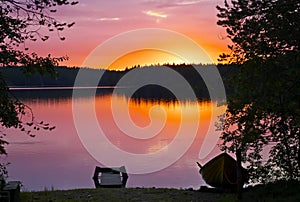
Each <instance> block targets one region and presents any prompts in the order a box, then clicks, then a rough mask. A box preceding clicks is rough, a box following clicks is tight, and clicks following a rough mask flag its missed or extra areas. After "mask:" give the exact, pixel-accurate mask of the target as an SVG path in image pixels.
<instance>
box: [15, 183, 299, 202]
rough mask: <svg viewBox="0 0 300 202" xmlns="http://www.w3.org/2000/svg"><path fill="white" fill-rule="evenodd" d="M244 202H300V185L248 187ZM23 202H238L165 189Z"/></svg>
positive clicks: (34, 195) (58, 194)
mask: <svg viewBox="0 0 300 202" xmlns="http://www.w3.org/2000/svg"><path fill="white" fill-rule="evenodd" d="M242 197H243V198H242V200H241V201H246V202H248V201H249V202H250V201H251V202H252V201H282V202H285V201H292V202H293V201H295V202H298V201H300V182H276V183H272V184H268V185H257V186H255V187H249V188H247V189H246V190H245V191H244V193H243V195H242ZM21 201H22V202H23V201H24V202H29V201H30V202H34V201H42V202H43V201H45V202H50V201H52V202H58V201H66V202H71V201H72V202H73V201H75V202H76V201H89V202H94V201H164V202H165V201H180V202H184V201H207V202H209V201H217V202H227V201H228V202H229V201H238V200H237V199H236V195H235V194H234V193H209V192H203V191H197V190H183V189H180V190H178V189H163V188H159V189H156V188H100V189H78V190H65V191H42V192H22V193H21Z"/></svg>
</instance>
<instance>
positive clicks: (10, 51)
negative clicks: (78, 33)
mask: <svg viewBox="0 0 300 202" xmlns="http://www.w3.org/2000/svg"><path fill="white" fill-rule="evenodd" d="M68 4H70V5H75V4H77V2H73V1H72V2H71V1H69V0H38V1H36V0H26V1H23V0H1V1H0V33H1V34H0V67H1V66H2V67H16V66H17V67H18V68H20V69H21V70H22V72H23V73H24V74H26V75H31V74H33V73H40V74H45V73H46V74H50V75H52V76H55V69H54V67H55V66H57V65H58V63H59V62H61V61H63V60H66V59H67V57H59V58H53V57H51V55H48V56H46V57H40V56H38V55H37V54H36V53H31V52H29V50H28V47H26V44H25V42H26V41H28V40H30V41H37V40H41V41H45V40H47V39H48V38H49V36H48V35H46V34H45V33H47V32H48V31H49V32H53V31H54V32H57V34H58V36H59V37H60V39H61V40H64V39H65V38H64V37H61V36H60V32H61V31H63V30H64V29H65V28H66V27H71V26H73V25H74V22H72V23H69V24H67V23H65V22H59V21H58V20H57V19H55V18H54V17H53V14H52V13H55V12H56V9H57V8H58V7H60V6H63V5H68ZM25 115H26V116H30V117H31V118H30V120H27V121H25V122H24V121H23V120H22V118H23V117H24V116H25ZM0 125H1V127H2V129H0V155H1V154H6V151H5V149H4V145H5V144H8V142H6V141H5V140H3V136H5V134H4V132H3V131H4V130H3V128H11V127H14V128H18V129H20V131H24V132H26V133H27V134H28V135H30V136H34V134H33V133H32V132H31V128H32V129H33V130H39V129H40V128H42V129H45V130H52V129H54V128H53V127H49V125H48V124H45V123H43V122H37V121H36V120H35V118H34V116H33V114H32V111H31V109H30V108H29V107H28V106H26V105H25V104H24V103H22V102H21V101H20V100H18V99H17V98H16V97H14V96H12V95H11V94H10V91H9V88H8V86H7V83H6V80H5V78H4V77H3V75H1V74H0ZM0 174H1V173H0Z"/></svg>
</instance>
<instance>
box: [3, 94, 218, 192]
mask: <svg viewBox="0 0 300 202" xmlns="http://www.w3.org/2000/svg"><path fill="white" fill-rule="evenodd" d="M82 90H83V91H84V96H81V97H76V98H75V99H76V102H78V103H80V104H81V105H86V106H90V105H92V104H93V103H95V106H93V107H94V109H95V110H96V115H97V120H98V123H99V125H101V127H102V129H103V131H104V134H105V135H106V137H107V139H108V140H109V141H110V142H111V143H112V144H113V145H115V146H116V147H117V148H119V149H120V150H123V151H126V152H129V153H133V154H152V153H155V152H158V151H160V150H165V151H166V152H170V150H168V149H169V148H168V146H169V145H170V143H171V142H172V141H173V140H174V139H176V133H177V131H178V130H179V128H180V121H181V118H182V117H181V113H182V112H184V113H185V114H187V120H189V121H190V123H191V124H192V123H193V122H194V121H195V120H197V119H196V117H197V116H199V115H200V116H199V117H200V119H199V123H197V124H199V127H198V128H197V134H196V137H195V139H194V141H193V142H192V145H191V146H190V147H189V148H188V150H187V152H186V153H185V154H183V155H182V157H181V158H180V159H179V160H178V161H176V162H175V163H173V164H172V165H170V166H169V167H167V168H165V169H163V170H161V171H159V172H154V173H149V174H144V175H142V174H139V175H136V174H130V173H129V180H128V183H127V187H137V186H138V187H154V186H155V187H175V188H180V187H183V188H187V187H193V188H199V186H200V185H201V184H203V181H202V179H201V177H200V175H199V173H198V168H197V165H196V163H195V162H196V161H199V159H198V155H199V149H200V148H201V145H202V142H203V139H204V137H205V135H207V132H208V127H209V124H210V121H211V118H212V117H211V116H212V111H213V110H220V109H217V108H216V105H217V103H215V102H211V101H183V102H179V101H175V100H173V101H168V102H167V101H163V100H147V99H129V98H127V97H126V96H124V95H112V94H111V90H112V89H104V90H103V91H102V90H97V94H96V96H95V97H94V96H93V94H92V93H91V92H92V91H89V90H87V89H82ZM14 93H15V94H16V95H17V96H19V97H21V99H22V100H23V101H24V102H25V103H26V104H27V105H29V106H30V107H31V108H32V109H33V111H34V113H35V116H36V117H38V118H39V119H41V120H44V121H46V122H50V123H51V124H53V125H55V126H56V127H57V128H56V129H55V130H54V131H53V132H51V133H49V132H46V133H45V132H39V134H37V136H36V137H35V138H30V137H28V136H26V135H25V134H21V133H19V132H18V131H14V130H9V131H7V133H8V136H7V139H8V141H9V142H10V145H9V146H8V147H7V150H8V154H9V155H8V157H7V160H8V161H9V162H10V163H11V164H10V166H9V175H10V179H11V180H21V181H22V182H23V184H24V188H25V189H27V190H41V189H44V187H48V188H50V187H52V186H53V187H54V188H55V189H70V188H84V187H93V186H94V185H93V182H92V180H91V176H92V174H93V169H94V167H95V166H96V165H98V166H99V165H100V166H101V164H100V163H99V162H97V161H96V160H95V159H94V158H93V157H92V156H91V155H90V154H89V153H88V152H87V150H86V148H85V147H84V146H83V145H82V142H81V141H80V139H79V137H78V135H77V130H76V128H75V126H74V122H73V117H72V91H71V90H69V89H60V90H58V89H51V90H31V91H14ZM112 100H113V101H114V102H116V103H117V104H118V106H119V107H120V109H124V108H128V111H129V115H130V118H131V119H132V120H133V122H134V124H136V125H137V126H138V127H141V128H143V127H147V126H148V125H149V124H150V123H151V119H153V120H155V121H158V122H160V121H163V119H165V122H166V123H165V124H164V125H163V126H164V127H163V128H162V129H161V130H160V131H158V132H157V134H155V135H153V137H150V138H148V137H147V138H141V137H140V138H137V137H132V136H128V134H127V133H126V132H124V131H123V130H120V129H119V127H118V126H117V125H116V123H115V121H114V117H113V114H112V110H111V103H112ZM195 108H198V109H199V114H198V113H196V112H197V110H195ZM120 112H121V110H120ZM149 113H150V114H151V117H150V116H149ZM81 116H82V117H83V119H84V120H85V121H84V122H83V123H82V124H84V125H85V126H86V128H89V127H90V128H93V126H92V125H91V122H90V121H89V120H90V114H89V113H87V112H85V111H83V112H82V113H81ZM153 120H152V121H153ZM127 129H128V130H131V129H130V128H127ZM92 133H93V131H89V130H86V134H87V136H88V135H89V134H92ZM135 135H136V134H135ZM189 135H190V134H189V132H188V131H186V137H188V136H189ZM176 141H179V142H180V144H179V145H181V144H182V145H184V144H185V141H186V140H185V138H181V139H178V140H176ZM97 146H98V147H101V146H102V143H101V142H98V143H97ZM216 152H219V151H218V149H217V147H216V148H215V150H214V151H213V152H212V153H211V154H210V156H208V158H210V157H211V156H214V155H215V153H216ZM102 155H106V156H109V155H110V153H109V152H106V153H103V154H102ZM166 160H167V159H160V161H161V162H163V161H166ZM116 162H119V165H126V164H128V162H124V159H116ZM133 163H134V162H133ZM136 163H140V162H136ZM153 163H156V164H157V163H159V161H155V162H153V161H151V159H149V160H147V159H146V160H145V161H143V163H142V164H141V165H139V166H141V167H149V166H151V164H153ZM128 166H129V165H128Z"/></svg>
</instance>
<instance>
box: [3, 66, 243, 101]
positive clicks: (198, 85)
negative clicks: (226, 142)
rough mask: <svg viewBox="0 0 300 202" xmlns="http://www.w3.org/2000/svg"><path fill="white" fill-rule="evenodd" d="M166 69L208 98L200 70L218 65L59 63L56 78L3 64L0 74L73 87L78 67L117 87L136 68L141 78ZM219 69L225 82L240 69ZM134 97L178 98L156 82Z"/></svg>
mask: <svg viewBox="0 0 300 202" xmlns="http://www.w3.org/2000/svg"><path fill="white" fill-rule="evenodd" d="M164 68H171V69H172V70H175V71H176V72H177V73H179V74H180V75H181V76H182V77H183V78H184V79H185V80H186V81H187V82H188V83H189V85H190V86H191V87H192V89H193V90H194V92H195V95H196V97H197V98H199V99H209V92H208V89H207V87H206V84H205V82H204V80H203V78H202V77H201V74H199V72H201V71H202V72H204V71H206V70H207V69H208V68H216V66H214V65H189V64H180V65H175V64H165V65H163V66H147V67H139V66H135V67H133V68H130V69H129V68H127V69H125V70H122V71H116V70H103V69H91V68H79V67H65V66H59V67H56V69H55V70H56V72H57V74H56V77H55V78H53V77H51V76H49V75H41V74H38V73H36V74H33V75H31V76H30V77H29V76H26V75H24V74H23V72H22V71H21V69H20V68H9V67H3V68H0V73H1V74H2V75H4V77H5V78H6V80H7V84H8V86H9V87H72V86H74V82H75V80H76V76H77V74H78V72H79V70H80V71H83V72H84V73H87V74H86V75H96V76H97V75H99V74H101V75H102V77H101V79H100V80H99V83H98V86H116V85H117V83H118V82H119V80H120V79H121V78H122V77H123V76H124V75H126V74H127V73H128V72H129V71H132V70H133V69H135V70H137V71H136V72H137V73H136V74H137V75H136V76H137V77H138V76H139V75H140V74H147V72H149V71H154V72H157V74H159V72H160V71H163V69H164ZM217 69H218V71H219V73H220V76H221V77H222V79H223V81H224V84H225V83H226V82H225V81H226V79H227V78H228V77H229V75H232V74H234V73H235V72H236V71H237V70H236V69H235V67H234V66H233V65H218V66H217ZM162 79H172V78H162ZM170 83H171V85H174V87H176V88H178V89H181V88H183V86H182V85H181V83H178V82H175V81H173V80H170ZM79 85H80V86H83V87H84V86H91V85H92V83H91V81H90V79H89V78H87V79H85V80H84V81H83V82H81V83H80V84H79ZM134 85H135V83H134V81H132V82H131V81H128V82H127V83H126V86H124V87H128V86H134ZM225 88H226V92H227V93H230V92H231V91H232V89H231V88H229V87H228V86H226V84H225ZM182 90H184V89H182ZM132 97H136V98H146V99H152V98H154V99H175V95H174V94H173V93H172V92H170V90H169V89H168V87H162V86H159V85H153V84H151V85H146V86H143V87H142V88H140V89H138V90H137V91H136V92H135V93H134V94H133V96H132ZM187 99H188V97H187Z"/></svg>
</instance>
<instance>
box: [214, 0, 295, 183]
mask: <svg viewBox="0 0 300 202" xmlns="http://www.w3.org/2000/svg"><path fill="white" fill-rule="evenodd" d="M217 9H218V11H219V13H218V18H219V21H218V25H220V26H223V27H225V28H226V31H227V36H228V38H230V39H231V41H232V44H231V45H229V46H228V47H229V49H230V50H231V53H230V54H222V55H221V56H220V61H225V62H228V63H231V64H232V65H235V66H236V68H237V69H238V73H237V74H235V75H234V76H232V78H231V79H230V81H229V82H230V85H232V86H233V88H234V92H233V93H232V94H231V95H229V99H228V103H227V104H228V108H227V111H226V115H225V116H223V117H221V118H220V121H221V123H224V125H223V128H222V130H223V133H222V136H221V139H222V140H223V143H222V145H221V148H222V149H223V150H228V151H231V152H235V153H236V154H238V153H239V151H240V152H241V154H242V160H243V161H244V162H247V163H248V170H249V172H250V179H251V180H252V182H269V181H274V180H279V179H285V180H300V79H299V78H300V71H299V67H300V55H299V38H300V30H299V28H300V15H299V10H300V2H299V1H297V0H232V1H231V2H230V3H228V2H227V1H225V5H224V7H220V6H217ZM267 146H268V147H271V149H270V152H269V155H268V158H267V160H266V161H264V159H263V158H262V155H263V154H264V153H265V152H266V151H265V148H266V147H267ZM240 186H241V185H240Z"/></svg>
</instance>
